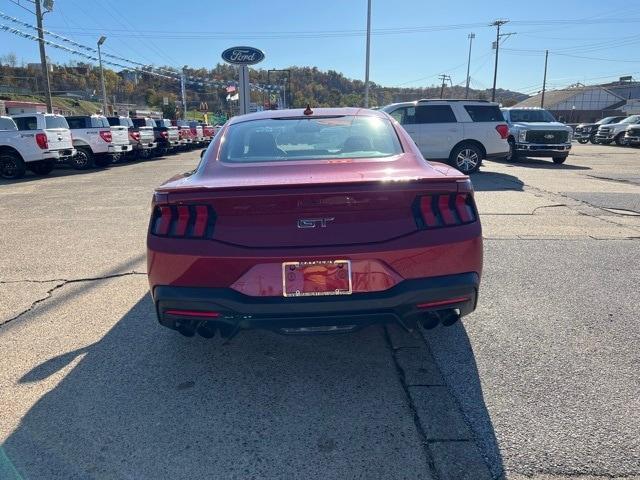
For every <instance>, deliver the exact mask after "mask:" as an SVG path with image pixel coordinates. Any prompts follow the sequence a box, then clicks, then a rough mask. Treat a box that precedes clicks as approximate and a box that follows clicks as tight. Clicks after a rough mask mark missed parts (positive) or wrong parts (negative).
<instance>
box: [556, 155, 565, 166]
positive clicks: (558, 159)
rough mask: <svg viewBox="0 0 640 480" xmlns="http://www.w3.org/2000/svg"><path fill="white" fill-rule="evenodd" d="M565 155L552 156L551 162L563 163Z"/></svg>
mask: <svg viewBox="0 0 640 480" xmlns="http://www.w3.org/2000/svg"><path fill="white" fill-rule="evenodd" d="M566 159H567V157H553V163H557V164H558V165H559V164H561V163H564V161H565V160H566Z"/></svg>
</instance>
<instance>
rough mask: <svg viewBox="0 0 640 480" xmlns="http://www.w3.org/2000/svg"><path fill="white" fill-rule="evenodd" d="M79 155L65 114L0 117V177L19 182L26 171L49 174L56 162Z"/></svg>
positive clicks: (26, 114)
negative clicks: (72, 140)
mask: <svg viewBox="0 0 640 480" xmlns="http://www.w3.org/2000/svg"><path fill="white" fill-rule="evenodd" d="M75 153H76V151H75V149H74V148H73V145H72V143H71V132H70V131H69V127H68V125H67V122H66V121H65V119H64V117H63V116H62V115H54V114H49V113H32V114H28V113H25V114H21V115H15V116H14V117H13V118H11V117H0V176H2V178H7V179H17V178H21V177H23V176H24V174H25V173H26V171H27V169H28V170H31V171H32V172H33V173H35V174H36V175H47V174H48V173H50V172H51V170H53V167H54V165H55V164H56V162H63V161H66V160H68V159H70V158H72V157H73V155H74V154H75Z"/></svg>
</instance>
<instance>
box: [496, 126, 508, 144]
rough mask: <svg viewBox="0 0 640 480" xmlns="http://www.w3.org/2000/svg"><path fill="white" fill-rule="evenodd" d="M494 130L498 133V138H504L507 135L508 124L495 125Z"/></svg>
mask: <svg viewBox="0 0 640 480" xmlns="http://www.w3.org/2000/svg"><path fill="white" fill-rule="evenodd" d="M496 131H497V132H498V133H499V134H500V138H501V139H503V140H505V139H506V138H508V137H509V126H508V125H505V124H500V125H496Z"/></svg>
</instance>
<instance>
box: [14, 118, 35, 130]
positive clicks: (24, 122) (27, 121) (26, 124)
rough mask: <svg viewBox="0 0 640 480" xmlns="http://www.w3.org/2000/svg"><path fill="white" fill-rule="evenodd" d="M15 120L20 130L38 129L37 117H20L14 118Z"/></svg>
mask: <svg viewBox="0 0 640 480" xmlns="http://www.w3.org/2000/svg"><path fill="white" fill-rule="evenodd" d="M13 121H14V122H16V125H17V126H18V130H37V129H38V119H37V118H36V117H19V118H14V119H13Z"/></svg>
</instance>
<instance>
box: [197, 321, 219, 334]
mask: <svg viewBox="0 0 640 480" xmlns="http://www.w3.org/2000/svg"><path fill="white" fill-rule="evenodd" d="M217 329H218V328H217V327H216V324H215V322H208V321H206V320H205V321H202V322H200V324H199V325H198V328H197V331H198V335H200V336H201V337H203V338H213V337H215V336H216V330H217Z"/></svg>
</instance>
